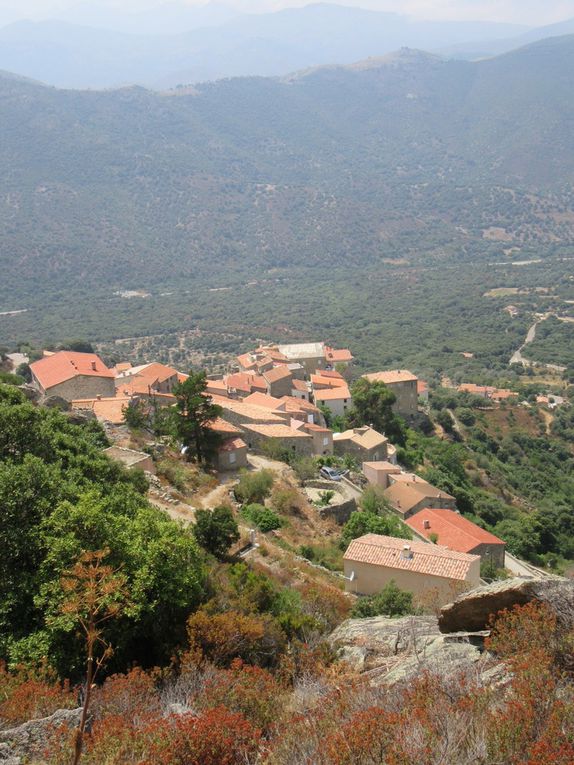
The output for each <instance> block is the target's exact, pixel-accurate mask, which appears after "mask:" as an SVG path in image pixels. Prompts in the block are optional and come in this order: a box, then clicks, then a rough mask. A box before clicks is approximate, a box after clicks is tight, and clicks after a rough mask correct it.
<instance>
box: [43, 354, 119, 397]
mask: <svg viewBox="0 0 574 765" xmlns="http://www.w3.org/2000/svg"><path fill="white" fill-rule="evenodd" d="M30 369H31V370H32V372H33V373H34V376H35V377H36V379H37V380H38V382H39V383H40V385H41V386H42V388H43V389H44V390H47V389H48V388H53V387H54V385H59V384H60V383H63V382H66V380H72V379H73V378H74V377H79V376H82V377H84V376H85V377H106V378H109V379H112V380H113V378H114V373H113V372H112V370H111V369H108V368H107V366H106V365H105V364H104V362H103V361H102V360H101V358H100V357H99V356H98V355H97V354H95V353H76V352H75V351H58V353H54V354H53V355H52V356H46V357H45V358H43V359H40V360H39V361H34V362H33V363H32V364H30Z"/></svg>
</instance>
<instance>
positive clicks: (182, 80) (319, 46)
mask: <svg viewBox="0 0 574 765" xmlns="http://www.w3.org/2000/svg"><path fill="white" fill-rule="evenodd" d="M564 31H565V32H568V31H572V29H570V27H568V24H566V26H565V27H564ZM561 33H563V31H562V28H561V27H560V25H555V26H554V27H553V28H547V29H546V30H544V29H542V30H540V31H539V30H529V29H528V28H527V27H521V26H519V25H512V24H500V23H487V22H432V21H417V20H413V19H412V18H409V17H407V16H400V15H397V14H392V13H382V12H375V11H366V10H361V9H359V8H348V7H344V6H341V5H333V4H328V3H320V4H313V5H309V6H307V7H303V8H291V9H286V10H283V11H279V12H275V13H265V14H243V15H241V14H237V13H236V12H235V11H233V10H230V9H229V8H227V7H226V6H224V5H221V4H217V3H211V4H209V5H207V6H203V7H199V8H197V7H196V8H192V7H190V6H186V5H183V4H180V3H177V2H171V3H168V4H166V5H165V6H161V7H159V8H153V9H148V10H146V11H143V12H139V13H133V12H130V13H128V12H118V11H116V12H113V13H112V12H111V11H110V10H109V9H108V10H105V9H102V7H101V6H100V5H98V4H95V3H84V4H80V5H78V6H74V7H73V8H72V9H71V10H69V11H67V12H65V13H60V14H58V15H57V16H55V17H52V18H46V19H44V20H40V21H18V22H16V23H13V24H9V25H7V26H5V27H4V28H2V29H0V69H5V70H8V71H14V72H17V73H19V74H22V75H25V76H28V77H31V78H34V79H37V80H40V81H42V82H45V83H47V84H50V85H55V86H58V87H65V88H109V87H117V86H123V85H129V84H140V85H144V86H146V87H152V88H160V89H161V88H171V87H175V86H177V85H181V84H190V83H197V82H201V81H205V80H213V79H217V78H223V77H232V76H252V75H257V76H273V75H285V74H287V73H289V72H292V71H296V70H299V69H304V68H307V67H311V66H317V65H322V64H349V63H351V62H353V61H357V60H361V59H364V58H367V57H370V56H381V55H385V54H386V53H389V52H391V51H393V50H397V49H398V48H401V47H405V46H406V47H411V48H420V49H424V50H431V51H439V52H441V51H446V52H447V53H449V55H450V54H451V53H455V54H456V55H457V56H460V57H463V58H464V57H466V58H469V57H470V58H472V57H473V56H474V55H475V53H476V52H478V54H479V55H482V54H483V53H485V54H486V55H488V54H489V51H492V52H495V53H496V52H502V51H504V50H509V49H511V48H513V47H518V46H519V45H521V44H524V43H525V42H529V41H532V40H534V39H537V36H540V37H547V36H552V35H557V34H561ZM524 34H526V35H531V37H530V38H528V37H525V38H523V37H521V35H524Z"/></svg>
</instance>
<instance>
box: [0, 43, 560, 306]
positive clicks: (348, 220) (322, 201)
mask: <svg viewBox="0 0 574 765" xmlns="http://www.w3.org/2000/svg"><path fill="white" fill-rule="evenodd" d="M0 113H1V114H2V120H0V176H1V177H2V179H3V181H2V195H1V196H0V234H1V235H0V273H1V274H2V279H1V280H0V300H2V299H4V300H5V301H6V300H7V299H8V298H9V299H10V305H14V302H15V301H16V302H19V301H22V303H24V302H25V306H26V307H27V306H29V305H35V304H36V303H37V301H38V300H39V299H40V297H39V296H42V299H45V296H46V295H50V294H53V293H54V291H57V290H64V291H65V293H66V294H67V295H68V296H69V298H70V299H73V300H76V299H77V300H80V299H82V300H83V299H88V296H89V293H90V291H92V290H97V289H100V290H101V289H104V288H105V289H108V290H111V289H120V288H121V289H129V288H131V287H133V288H136V289H138V288H142V287H143V286H146V285H154V287H155V286H157V285H159V284H165V283H171V284H173V283H177V284H178V285H179V286H181V285H182V284H185V283H186V280H190V279H195V280H197V279H201V280H203V283H205V281H206V280H207V281H209V280H211V279H213V278H214V277H215V276H216V275H217V274H222V273H225V274H226V275H230V274H233V273H241V274H242V275H243V274H245V275H247V276H250V275H252V274H258V273H260V272H262V271H265V270H266V269H272V268H279V269H281V268H283V269H289V268H292V267H300V268H302V267H304V268H306V269H319V271H321V270H324V269H326V268H327V269H329V268H332V267H335V266H337V265H339V266H340V265H341V264H346V265H349V264H352V265H353V266H355V267H357V268H360V267H361V266H367V265H369V264H371V265H372V264H373V263H377V262H378V261H379V260H380V259H381V258H382V257H387V258H388V257H401V258H406V259H407V260H411V259H415V260H416V259H417V258H420V257H422V254H423V253H429V252H430V253H433V254H432V257H434V258H436V259H438V260H439V261H442V260H444V259H448V258H449V257H455V256H456V257H465V258H472V259H479V260H480V258H482V257H483V253H484V252H490V251H491V249H489V247H492V246H493V243H492V242H491V237H493V236H494V237H498V236H502V237H503V239H502V241H512V242H514V243H518V244H521V243H523V244H524V243H526V244H528V245H529V246H535V245H537V244H538V245H540V246H541V247H542V246H547V247H557V246H558V245H572V244H573V243H574V222H573V221H574V212H573V211H574V195H573V194H572V184H573V183H574V131H573V130H572V125H573V124H574V36H566V37H560V38H553V39H551V40H546V41H542V42H539V43H535V44H533V45H530V46H528V47H525V48H522V49H520V50H518V51H514V52H512V53H509V54H505V55H503V56H500V57H498V58H494V59H489V60H487V61H483V62H478V63H472V62H466V61H455V60H450V61H447V60H443V59H442V58H440V57H437V56H434V55H430V54H426V53H422V52H418V51H413V50H402V51H399V52H398V53H396V54H394V55H390V56H387V57H384V58H382V59H371V60H370V61H366V62H361V63H360V64H354V65H350V66H344V67H320V68H314V69H310V70H307V71H305V72H301V73H299V74H297V75H293V76H290V77H287V78H283V79H271V78H240V79H232V80H223V81H220V82H217V83H212V84H204V85H199V86H196V88H195V89H194V90H193V92H192V93H188V92H187V91H185V92H181V93H179V94H178V93H173V94H170V95H168V94H158V93H153V92H150V91H146V90H144V89H142V88H126V89H123V90H119V91H111V92H80V91H59V90H56V89H54V88H47V87H43V86H38V85H36V84H34V83H29V82H23V81H21V80H18V79H14V78H12V77H8V78H6V77H4V78H2V77H0ZM500 232H502V234H501V233H500ZM494 245H496V242H494ZM428 257H431V256H430V255H429V256H428ZM80 296H83V297H80ZM18 307H19V305H18Z"/></svg>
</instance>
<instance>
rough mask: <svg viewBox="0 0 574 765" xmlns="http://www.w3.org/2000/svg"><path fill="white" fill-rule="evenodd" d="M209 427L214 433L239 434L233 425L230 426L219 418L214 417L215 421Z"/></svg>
mask: <svg viewBox="0 0 574 765" xmlns="http://www.w3.org/2000/svg"><path fill="white" fill-rule="evenodd" d="M209 427H210V428H211V430H215V432H216V433H229V434H233V433H241V431H240V430H239V428H236V427H235V425H232V424H231V423H230V422H227V421H226V420H224V419H223V418H221V417H216V418H215V420H213V422H212V423H210V425H209Z"/></svg>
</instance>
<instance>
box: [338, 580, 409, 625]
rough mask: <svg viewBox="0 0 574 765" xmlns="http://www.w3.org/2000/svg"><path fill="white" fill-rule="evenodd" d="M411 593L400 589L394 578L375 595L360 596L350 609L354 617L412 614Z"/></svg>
mask: <svg viewBox="0 0 574 765" xmlns="http://www.w3.org/2000/svg"><path fill="white" fill-rule="evenodd" d="M414 613H415V608H414V606H413V593H412V592H407V591H406V590H401V589H400V587H398V586H397V584H396V582H395V580H394V579H391V581H390V582H389V583H388V584H387V585H386V587H384V588H383V589H382V590H381V591H380V592H378V593H377V594H376V595H368V596H365V597H363V598H360V599H359V600H358V601H357V602H356V603H355V605H354V606H353V609H352V611H351V616H352V617H353V618H355V619H364V618H366V617H369V616H407V615H408V614H414Z"/></svg>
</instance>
